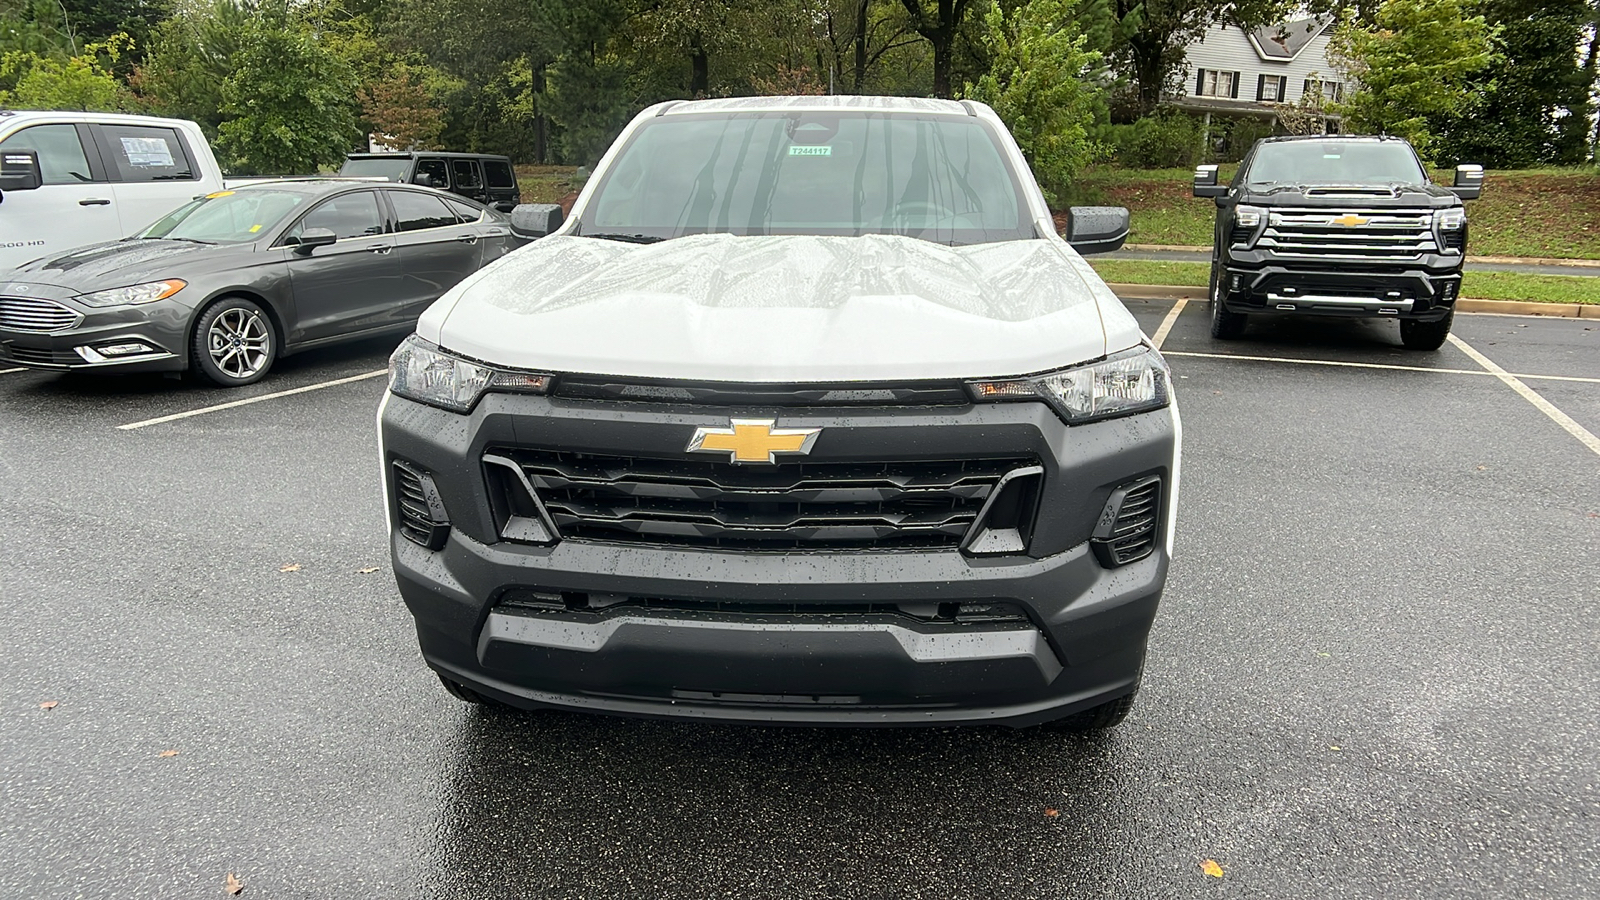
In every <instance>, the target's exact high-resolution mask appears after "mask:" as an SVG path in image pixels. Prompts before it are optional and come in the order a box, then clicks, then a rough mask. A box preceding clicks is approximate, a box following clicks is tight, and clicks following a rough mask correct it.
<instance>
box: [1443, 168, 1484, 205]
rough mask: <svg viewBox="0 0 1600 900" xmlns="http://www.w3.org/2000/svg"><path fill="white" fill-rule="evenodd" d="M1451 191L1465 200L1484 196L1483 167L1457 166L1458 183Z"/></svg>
mask: <svg viewBox="0 0 1600 900" xmlns="http://www.w3.org/2000/svg"><path fill="white" fill-rule="evenodd" d="M1450 190H1451V192H1452V193H1454V194H1455V195H1456V196H1457V197H1460V198H1461V199H1463V200H1476V199H1478V198H1479V197H1481V196H1483V166H1475V165H1472V164H1470V163H1468V164H1463V165H1459V166H1456V183H1455V185H1454V186H1452V187H1451V188H1450Z"/></svg>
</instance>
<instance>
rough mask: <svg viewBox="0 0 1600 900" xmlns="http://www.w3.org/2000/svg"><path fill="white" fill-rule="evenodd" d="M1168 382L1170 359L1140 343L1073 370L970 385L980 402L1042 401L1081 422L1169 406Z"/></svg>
mask: <svg viewBox="0 0 1600 900" xmlns="http://www.w3.org/2000/svg"><path fill="white" fill-rule="evenodd" d="M1170 380H1171V374H1170V370H1168V368H1167V362H1166V360H1164V359H1162V358H1161V354H1160V353H1158V352H1156V351H1155V349H1153V348H1151V347H1146V346H1143V345H1141V346H1138V347H1134V348H1132V349H1130V350H1125V351H1123V352H1121V353H1114V354H1112V355H1111V356H1108V357H1106V358H1105V359H1103V360H1100V361H1098V362H1092V363H1088V364H1086V365H1081V366H1073V367H1072V368H1070V369H1062V370H1060V371H1057V372H1047V373H1045V374H1043V375H1035V376H1033V377H1031V378H1019V379H1008V380H1005V381H975V382H972V383H971V384H969V385H968V387H969V388H970V389H971V391H972V396H973V398H974V399H976V400H980V401H1005V400H1039V399H1042V400H1044V401H1045V402H1046V403H1048V404H1050V406H1051V407H1053V408H1054V409H1055V411H1056V412H1057V413H1059V414H1060V415H1061V418H1063V419H1065V420H1066V422H1067V424H1069V425H1081V424H1083V423H1085V422H1096V421H1099V420H1101V419H1113V418H1116V417H1117V416H1129V415H1133V414H1134V413H1141V412H1148V411H1149V410H1152V409H1161V408H1162V407H1165V406H1166V405H1167V404H1168V403H1170V402H1171V394H1170V392H1169V389H1168V384H1169V382H1170Z"/></svg>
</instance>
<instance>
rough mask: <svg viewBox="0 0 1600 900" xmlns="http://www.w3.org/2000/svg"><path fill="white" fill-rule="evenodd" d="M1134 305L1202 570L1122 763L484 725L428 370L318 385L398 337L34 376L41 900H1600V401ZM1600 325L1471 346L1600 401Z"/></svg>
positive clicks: (18, 465)
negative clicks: (423, 532)
mask: <svg viewBox="0 0 1600 900" xmlns="http://www.w3.org/2000/svg"><path fill="white" fill-rule="evenodd" d="M1129 305H1130V308H1132V309H1134V311H1135V314H1136V315H1137V316H1138V317H1139V318H1140V321H1141V323H1142V324H1143V325H1144V327H1145V330H1146V332H1147V333H1150V334H1156V333H1158V332H1160V333H1162V335H1163V338H1164V350H1166V351H1167V352H1168V353H1169V360H1170V362H1171V363H1172V365H1173V369H1174V381H1175V383H1176V386H1177V392H1178V396H1179V399H1180V403H1181V406H1182V411H1183V421H1184V433H1185V451H1186V452H1185V457H1184V463H1185V468H1184V472H1183V482H1182V495H1181V501H1180V510H1179V525H1178V547H1177V558H1176V560H1175V562H1174V565H1173V568H1172V571H1171V577H1170V579H1169V582H1168V588H1167V592H1166V597H1165V600H1164V604H1163V608H1162V611H1161V614H1160V616H1159V617H1158V619H1157V622H1156V626H1155V630H1154V633H1153V636H1152V639H1151V647H1150V650H1151V656H1150V661H1149V666H1148V671H1147V675H1146V679H1145V685H1144V689H1143V691H1142V693H1141V695H1140V698H1139V701H1138V704H1137V706H1136V707H1135V709H1134V712H1133V714H1132V716H1131V717H1130V718H1129V719H1128V721H1127V722H1126V723H1125V724H1124V725H1123V726H1122V727H1121V728H1119V729H1118V730H1116V731H1114V732H1112V733H1110V734H1108V735H1105V736H1102V737H1089V738H1077V737H1067V736H1063V735H1060V734H1058V733H1053V732H1041V731H1020V732H1019V731H1009V730H1002V729H964V730H948V729H946V730H900V731H894V730H882V731H879V730H873V731H852V730H807V729H759V728H731V727H707V726H703V725H689V724H663V723H652V722H639V721H632V720H625V719H611V718H592V717H585V716H578V715H568V714H556V713H547V714H521V713H484V712H482V711H479V710H476V709H473V708H471V707H468V706H466V705H463V704H460V703H458V702H456V701H454V700H452V699H451V698H449V697H448V696H446V695H445V694H444V692H443V691H442V690H441V689H440V688H439V685H438V683H437V681H436V680H435V679H434V678H433V676H432V675H431V674H430V673H429V672H428V671H427V670H426V668H425V667H424V666H423V665H422V663H421V661H420V659H419V657H418V654H417V650H416V645H415V640H414V637H413V635H412V633H411V628H410V620H409V617H408V616H407V615H406V613H405V610H404V608H403V607H402V606H401V604H400V601H399V599H398V596H397V594H396V592H395V589H394V585H393V582H392V580H391V579H390V576H389V574H388V562H387V545H386V540H385V536H384V528H383V512H382V500H381V497H380V494H379V489H378V486H377V480H378V479H377V462H376V441H375V437H374V432H373V415H374V411H375V408H376V406H377V403H378V400H379V398H380V396H381V393H382V391H383V380H382V379H381V378H377V377H373V378H365V379H359V380H353V381H347V382H344V383H340V384H334V385H332V386H328V387H318V386H319V385H323V384H326V383H327V382H330V381H336V380H338V379H346V378H355V377H357V376H361V375H364V374H368V373H371V372H375V371H376V370H378V369H381V368H382V366H383V364H384V358H385V356H386V354H387V352H388V351H389V350H390V349H391V348H392V346H393V342H389V343H387V344H384V343H376V344H374V343H366V344H358V345H352V346H349V347H345V348H340V349H330V350H326V351H319V352H317V353H314V354H307V355H305V356H302V357H295V358H291V359H289V360H285V361H284V363H283V368H282V369H281V371H278V372H276V373H275V374H274V375H273V376H272V377H271V378H269V379H268V380H267V381H265V382H262V383H261V384H258V385H255V386H252V387H250V388H247V389H244V390H243V391H240V392H236V393H224V392H218V391H213V390H208V389H204V388H199V387H196V386H192V385H187V384H177V383H173V382H169V381H164V380H162V379H160V378H150V379H141V378H126V379H110V380H99V379H89V378H74V377H63V376H57V375H52V374H43V373H35V372H9V373H5V374H0V497H4V503H3V504H0V509H3V510H4V515H0V547H3V548H4V552H3V555H0V610H3V613H4V626H3V630H0V639H3V644H0V646H3V652H0V675H3V681H0V898H54V897H140V898H146V897H148V898H167V897H172V898H193V897H205V896H225V895H224V894H223V883H224V879H225V878H226V877H227V875H228V873H234V874H235V875H236V876H237V877H238V878H239V879H240V880H241V881H242V883H243V885H244V894H243V896H246V897H266V898H277V897H289V898H299V897H306V898H327V897H341V898H342V897H385V898H390V897H420V898H523V897H528V898H532V897H719V896H730V897H734V896H736V897H786V898H787V897H899V896H905V897H930V898H931V897H952V898H957V897H1052V898H1057V897H1060V898H1079V897H1082V898H1091V897H1094V898H1099V897H1141V898H1142V897H1154V898H1165V897H1174V898H1187V897H1273V898H1278V897H1284V898H1287V897H1309V896H1337V897H1340V898H1368V897H1371V898H1378V897H1382V898H1411V897H1416V898H1439V897H1485V898H1489V897H1493V898H1505V897H1528V898H1548V897H1587V896H1600V825H1597V823H1600V785H1597V773H1600V750H1597V749H1596V748H1597V747H1600V660H1597V659H1596V655H1595V648H1596V645H1597V641H1596V638H1597V635H1600V628H1597V625H1600V622H1597V610H1596V601H1597V599H1600V451H1597V450H1595V449H1591V447H1589V446H1588V445H1586V443H1585V442H1584V441H1583V440H1582V439H1581V435H1582V433H1591V434H1592V433H1596V432H1600V380H1589V381H1583V380H1577V381H1571V380H1566V381H1564V380H1552V379H1549V378H1543V379H1541V378H1533V377H1528V378H1525V379H1524V378H1520V377H1519V378H1515V379H1513V380H1515V381H1517V382H1518V383H1521V384H1524V385H1525V386H1526V387H1528V388H1529V389H1530V390H1531V391H1532V392H1534V393H1535V395H1536V396H1537V397H1540V398H1543V399H1544V400H1546V401H1547V402H1548V403H1549V404H1552V405H1553V408H1555V409H1556V410H1557V411H1558V412H1559V413H1560V414H1562V415H1565V416H1566V417H1568V419H1569V421H1571V422H1572V423H1573V424H1575V425H1576V426H1577V431H1576V432H1575V431H1573V430H1572V429H1569V428H1568V427H1566V426H1564V425H1562V424H1561V423H1560V422H1559V421H1558V420H1557V419H1556V418H1554V417H1552V415H1551V414H1550V413H1549V412H1547V411H1545V410H1543V409H1541V408H1540V407H1538V406H1536V405H1535V404H1534V403H1533V402H1531V401H1530V399H1529V398H1528V397H1526V396H1523V395H1521V394H1519V393H1518V392H1517V391H1516V390H1515V389H1514V388H1513V387H1512V385H1511V384H1510V383H1509V382H1507V381H1506V380H1503V379H1502V378H1500V377H1497V376H1494V375H1488V374H1475V373H1481V372H1482V371H1483V367H1482V365H1481V364H1479V363H1478V362H1477V361H1476V360H1475V359H1474V358H1473V357H1472V356H1471V355H1470V354H1469V353H1468V352H1467V350H1465V349H1463V347H1462V346H1459V345H1457V344H1451V345H1447V346H1446V347H1445V348H1444V349H1442V350H1441V351H1439V352H1438V353H1434V354H1417V353H1409V352H1407V351H1404V350H1402V349H1401V348H1400V347H1399V342H1398V338H1397V335H1396V334H1395V333H1394V332H1393V329H1394V325H1393V324H1392V323H1386V322H1377V323H1355V322H1334V323H1318V322H1296V321H1286V322H1282V323H1279V324H1268V325H1265V326H1261V327H1253V329H1252V332H1251V334H1250V336H1248V337H1247V338H1246V339H1245V340H1243V341H1235V342H1226V343H1222V342H1215V341H1212V340H1211V339H1210V337H1209V336H1208V334H1207V332H1206V319H1205V307H1204V306H1203V305H1200V304H1189V305H1188V306H1187V307H1186V308H1183V309H1182V310H1181V312H1180V314H1179V315H1177V316H1176V317H1171V313H1172V312H1173V305H1172V304H1170V303H1168V302H1159V303H1157V302H1149V303H1141V302H1131V303H1130V304H1129ZM1164 324H1165V325H1167V327H1166V328H1165V329H1163V325H1164ZM1597 326H1600V323H1591V322H1585V321H1583V320H1535V319H1513V318H1510V317H1499V316H1462V317H1460V318H1459V319H1458V321H1457V327H1456V333H1457V336H1458V337H1459V338H1460V340H1461V341H1462V343H1463V344H1464V345H1465V346H1466V347H1467V348H1471V349H1472V350H1474V351H1476V352H1477V353H1480V354H1482V355H1483V356H1484V357H1486V358H1487V359H1489V360H1492V361H1493V362H1494V363H1497V364H1498V365H1499V366H1501V367H1503V368H1504V369H1505V370H1506V371H1507V372H1508V373H1510V374H1511V375H1514V376H1558V377H1559V378H1575V379H1600V328H1597ZM1246 357H1252V358H1246ZM1296 360H1298V362H1297V361H1296ZM1325 363H1335V364H1334V365H1328V364H1325ZM1348 364H1355V365H1348ZM1417 369H1423V370H1428V371H1417ZM297 388H315V389H313V390H307V391H304V392H301V393H295V394H289V395H286V396H275V397H271V399H266V400H263V401H261V402H258V403H252V404H247V405H241V406H234V407H231V408H227V409H222V410H218V411H215V412H209V413H205V414H201V415H195V416H192V417H188V418H182V419H176V420H172V421H168V422H162V423H159V424H153V425H147V426H144V427H139V428H134V429H120V428H118V426H122V425H129V424H137V423H140V422H145V421H148V420H151V419H156V418H160V417H163V416H168V415H172V414H176V413H182V412H186V411H192V410H195V409H201V408H205V407H209V406H213V405H216V404H221V403H228V402H232V401H235V400H238V399H247V398H252V397H264V396H268V395H273V394H277V393H279V392H282V391H286V390H293V389H297ZM373 568H375V569H376V570H375V571H370V572H368V571H366V570H368V569H373ZM49 701H53V702H55V703H56V704H57V705H56V706H54V708H51V709H42V708H41V704H42V703H46V702H49ZM171 750H175V751H177V753H176V755H166V756H163V753H164V752H165V751H171ZM1206 860H1212V861H1215V862H1216V863H1217V864H1218V865H1219V866H1220V867H1221V871H1222V873H1223V874H1222V877H1221V878H1216V877H1213V876H1209V875H1207V874H1206V873H1205V872H1204V871H1203V870H1202V864H1203V863H1204V862H1205V861H1206Z"/></svg>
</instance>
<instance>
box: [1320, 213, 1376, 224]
mask: <svg viewBox="0 0 1600 900" xmlns="http://www.w3.org/2000/svg"><path fill="white" fill-rule="evenodd" d="M1367 221H1368V220H1367V219H1363V218H1362V217H1360V216H1358V215H1356V214H1355V213H1345V214H1344V215H1342V216H1340V217H1339V218H1337V219H1333V220H1331V221H1329V223H1328V224H1330V225H1343V226H1344V227H1346V228H1354V227H1356V226H1357V225H1365V224H1367Z"/></svg>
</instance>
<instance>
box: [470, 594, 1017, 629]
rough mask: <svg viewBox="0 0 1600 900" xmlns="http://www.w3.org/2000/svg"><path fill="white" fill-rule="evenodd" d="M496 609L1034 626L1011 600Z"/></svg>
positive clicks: (546, 602) (569, 602)
mask: <svg viewBox="0 0 1600 900" xmlns="http://www.w3.org/2000/svg"><path fill="white" fill-rule="evenodd" d="M495 606H496V608H500V609H509V610H512V611H515V612H518V613H524V614H544V615H571V616H576V617H583V616H618V615H621V616H627V615H642V614H647V613H652V612H670V613H680V612H681V613H695V614H702V615H711V616H725V617H728V618H743V619H759V618H765V617H772V616H783V617H786V618H790V619H802V618H810V619H815V620H818V621H828V620H834V621H837V620H838V618H839V617H841V616H844V617H851V618H859V617H862V616H904V617H906V618H908V619H912V620H915V621H917V622H919V623H925V624H936V625H983V624H1011V625H1016V624H1024V625H1026V624H1030V623H1031V622H1032V620H1031V619H1029V618H1028V614H1027V613H1026V612H1023V610H1022V608H1021V607H1020V606H1017V605H1016V604H1015V603H1010V602H1006V601H988V600H969V601H959V602H948V603H930V602H927V601H914V602H907V603H792V602H760V601H749V600H700V599H683V598H670V597H649V596H632V595H623V594H594V593H588V592H586V591H545V590H540V589H538V588H529V587H521V586H518V587H511V588H506V589H505V590H504V591H502V592H501V594H500V596H499V598H498V599H497V600H496V601H495Z"/></svg>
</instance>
